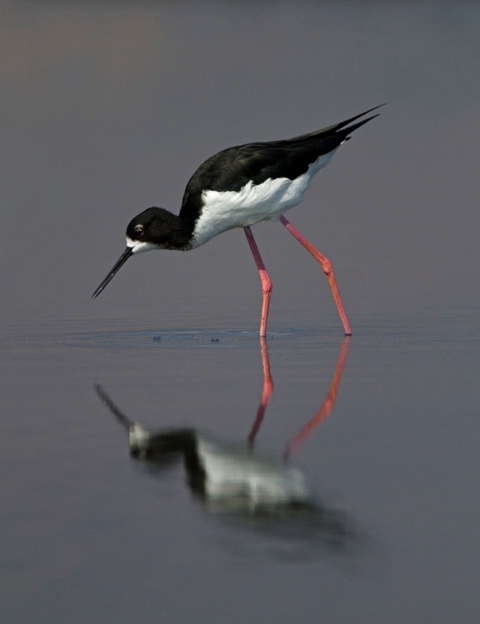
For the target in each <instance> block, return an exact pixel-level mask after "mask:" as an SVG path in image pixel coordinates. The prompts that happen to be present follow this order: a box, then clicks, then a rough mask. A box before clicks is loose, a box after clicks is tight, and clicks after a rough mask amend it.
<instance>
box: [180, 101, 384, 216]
mask: <svg viewBox="0 0 480 624" xmlns="http://www.w3.org/2000/svg"><path fill="white" fill-rule="evenodd" d="M375 108H378V106H376V107H375ZM375 108H372V109H370V110H368V111H365V112H364V113H361V114H360V115H356V116H355V117H351V118H350V119H347V120H345V121H342V122H341V123H339V124H336V125H334V126H329V127H327V128H323V129H322V130H317V131H315V132H311V133H308V134H303V135H300V136H297V137H293V138H292V139H285V140H281V141H272V142H269V143H247V144H246V145H239V146H237V147H230V148H227V149H225V150H222V151H221V152H218V153H217V154H215V155H214V156H211V157H210V158H208V159H207V160H206V161H205V162H204V163H203V164H202V165H200V167H199V168H198V169H197V171H196V172H195V173H194V174H193V176H192V177H191V178H190V180H189V182H188V184H187V186H186V189H185V193H184V196H183V200H182V207H181V210H180V217H181V218H182V219H185V220H187V221H188V220H190V219H193V220H195V219H196V218H197V217H198V215H199V214H200V211H201V208H202V205H201V202H202V199H201V195H202V192H203V191H204V190H212V191H219V192H223V191H240V189H241V188H243V187H244V186H245V185H246V184H247V183H248V182H249V181H250V180H251V181H252V182H253V183H254V184H261V183H262V182H265V181H266V180H268V179H269V178H272V179H275V178H288V179H289V180H295V179H296V178H298V177H299V176H300V175H302V174H303V173H306V172H307V170H308V167H309V166H310V165H311V164H312V163H314V162H315V161H316V160H317V159H318V158H319V157H320V156H323V155H325V154H329V153H330V152H332V151H333V150H334V149H336V148H337V147H338V146H339V145H340V144H341V143H343V142H344V141H346V140H348V139H349V136H348V135H349V134H351V133H352V132H353V131H354V130H356V129H357V128H359V127H360V126H363V124H365V123H367V122H368V121H370V120H371V119H373V118H374V117H377V115H372V116H371V117H368V118H367V119H364V120H363V121H360V122H358V123H356V124H352V125H348V124H350V123H351V122H352V121H355V120H356V119H358V118H359V117H362V116H363V115H366V114H367V113H369V112H371V111H372V110H375Z"/></svg>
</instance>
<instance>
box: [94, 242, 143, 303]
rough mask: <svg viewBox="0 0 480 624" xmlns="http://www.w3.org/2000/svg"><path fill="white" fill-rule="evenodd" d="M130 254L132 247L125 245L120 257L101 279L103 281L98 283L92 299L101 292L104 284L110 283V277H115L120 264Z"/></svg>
mask: <svg viewBox="0 0 480 624" xmlns="http://www.w3.org/2000/svg"><path fill="white" fill-rule="evenodd" d="M132 254H133V249H132V248H131V247H127V248H126V249H125V251H124V252H123V254H122V255H121V256H120V258H119V259H118V260H117V262H116V264H115V266H114V267H113V269H112V270H111V271H110V273H109V274H108V275H107V277H106V278H105V279H104V280H103V282H102V283H101V284H100V286H99V287H98V288H97V290H96V291H95V292H94V293H93V295H92V298H93V299H95V297H98V295H99V294H100V293H101V292H102V290H103V289H104V288H105V287H106V286H108V284H110V282H111V281H112V279H113V278H114V277H115V273H117V272H118V271H119V270H120V269H121V268H122V266H123V265H124V264H125V262H126V261H127V260H128V259H129V258H130V256H131V255H132Z"/></svg>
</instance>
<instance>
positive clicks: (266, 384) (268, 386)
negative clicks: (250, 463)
mask: <svg viewBox="0 0 480 624" xmlns="http://www.w3.org/2000/svg"><path fill="white" fill-rule="evenodd" d="M260 349H261V352H262V365H263V390H262V398H261V400H260V405H259V406H258V410H257V416H256V418H255V422H254V423H253V427H252V430H251V431H250V434H249V436H248V442H249V444H250V445H253V442H254V440H255V436H256V435H257V433H258V430H259V429H260V427H261V424H262V421H263V417H264V416H265V410H266V409H267V407H268V404H269V403H270V399H271V397H272V392H273V379H272V373H271V372H270V361H269V359H268V347H267V341H266V340H265V338H260Z"/></svg>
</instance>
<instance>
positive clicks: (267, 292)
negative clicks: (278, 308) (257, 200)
mask: <svg viewBox="0 0 480 624" xmlns="http://www.w3.org/2000/svg"><path fill="white" fill-rule="evenodd" d="M243 229H244V230H245V236H246V237H247V240H248V244H249V245H250V249H251V250H252V254H253V257H254V259H255V264H256V265H257V269H258V273H259V274H260V280H261V281H262V293H263V302H262V318H261V320H260V337H261V338H264V337H265V336H266V335H267V319H268V307H269V305H270V297H271V296H272V282H271V280H270V277H269V275H268V273H267V269H266V268H265V265H264V264H263V260H262V256H261V255H260V252H259V251H258V247H257V243H256V242H255V239H254V238H253V234H252V230H251V229H250V228H249V227H245V228H243Z"/></svg>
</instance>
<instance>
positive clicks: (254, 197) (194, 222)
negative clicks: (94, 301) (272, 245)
mask: <svg viewBox="0 0 480 624" xmlns="http://www.w3.org/2000/svg"><path fill="white" fill-rule="evenodd" d="M380 106H383V104H382V105H380ZM380 106H375V107H373V108H370V109H368V110H366V111H364V112H363V113H360V114H359V115H355V116H354V117H350V118H349V119H346V120H344V121H342V122H340V123H337V124H334V125H333V126H328V127H326V128H322V129H321V130H316V131H314V132H309V133H307V134H302V135H299V136H296V137H293V138H291V139H283V140H279V141H271V142H258V143H247V144H245V145H239V146H236V147H230V148H227V149H224V150H222V151H220V152H218V153H217V154H215V155H213V156H211V157H210V158H208V159H207V160H206V161H205V162H204V163H203V164H202V165H200V167H199V168H198V169H197V170H196V172H195V173H194V174H193V175H192V177H191V178H190V180H189V181H188V183H187V186H186V188H185V192H184V195H183V199H182V204H181V208H180V212H179V214H178V215H176V214H173V213H172V212H169V211H168V210H165V209H164V208H157V207H151V208H147V209H146V210H144V211H143V212H141V213H140V214H138V215H137V216H136V217H134V218H133V219H132V220H131V221H130V223H129V224H128V226H127V230H126V243H127V246H126V249H125V251H124V252H123V253H122V255H121V256H120V258H119V259H118V260H117V262H116V263H115V265H114V266H113V268H112V270H111V271H110V272H109V273H108V275H107V276H106V277H105V279H104V280H103V281H102V282H101V284H100V285H99V286H98V288H97V289H96V290H95V292H94V293H93V295H92V298H96V297H98V295H99V294H100V293H101V292H102V291H103V290H104V288H105V287H106V286H107V285H108V284H109V283H110V282H111V280H112V279H113V277H114V276H115V274H116V273H117V272H118V271H119V270H120V268H121V267H122V266H123V265H124V264H125V262H126V261H127V260H128V259H129V258H130V257H131V256H133V255H136V254H139V253H142V252H145V251H150V250H152V249H172V250H179V251H190V250H192V249H196V248H197V247H200V246H201V245H204V244H205V243H207V242H208V241H209V240H211V239H212V238H214V237H215V236H218V235H219V234H222V233H223V232H226V231H228V230H231V229H234V228H243V230H244V232H245V235H246V237H247V241H248V244H249V246H250V250H251V252H252V255H253V258H254V260H255V264H256V266H257V269H258V272H259V276H260V280H261V285H262V312H261V319H260V336H261V337H265V336H266V334H267V320H268V311H269V306H270V298H271V294H272V281H271V279H270V276H269V274H268V272H267V269H266V268H265V264H264V262H263V259H262V256H261V255H260V251H259V249H258V246H257V244H256V241H255V238H254V236H253V233H252V230H251V227H252V226H253V225H255V224H256V223H259V222H260V221H268V220H277V221H279V222H280V223H281V224H282V225H283V226H284V227H285V228H286V229H287V230H288V231H289V232H290V233H291V234H292V235H293V236H294V237H295V238H296V239H297V240H298V241H299V242H300V243H301V244H302V245H303V246H304V247H305V248H306V249H307V251H309V252H310V254H312V255H313V257H314V258H315V259H316V260H317V261H318V262H319V264H320V266H321V268H322V270H323V272H324V273H325V275H326V277H327V279H328V282H329V285H330V288H331V290H332V294H333V298H334V301H335V304H336V306H337V309H338V313H339V315H340V319H341V322H342V324H343V328H344V331H345V335H346V336H351V335H352V331H351V328H350V325H349V322H348V319H347V316H346V313H345V309H344V307H343V303H342V300H341V298H340V293H339V291H338V286H337V281H336V279H335V274H334V271H333V266H332V263H331V262H330V260H329V259H328V258H327V257H326V256H324V255H323V254H321V253H320V252H319V251H318V250H317V249H316V248H315V247H314V246H313V245H312V244H311V243H310V242H309V241H308V240H307V239H306V238H305V237H304V236H303V235H302V234H301V233H300V232H299V231H298V230H297V229H296V228H295V227H294V226H293V225H292V224H291V223H290V222H289V221H288V220H287V219H286V217H285V216H284V213H285V212H286V211H287V210H289V209H290V208H293V207H294V206H297V205H298V204H299V203H300V202H301V201H302V200H303V195H304V193H305V191H306V189H307V188H308V186H309V185H310V183H311V181H312V179H313V178H314V176H315V175H316V174H317V173H318V172H319V171H320V169H322V168H323V167H325V166H326V165H327V164H328V163H329V162H330V160H331V158H332V156H333V155H334V153H335V152H336V151H337V149H338V148H339V147H340V145H342V144H343V143H345V142H346V141H348V140H349V139H350V134H351V133H352V132H353V131H354V130H357V129H358V128H360V127H361V126H363V125H364V124H366V123H367V122H369V121H370V120H372V119H374V118H375V117H377V116H378V115H379V113H376V114H374V115H371V116H369V117H367V118H364V119H361V120H360V118H362V117H365V115H368V114H369V113H371V112H372V111H374V110H376V109H378V108H380ZM357 120H360V121H357Z"/></svg>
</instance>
